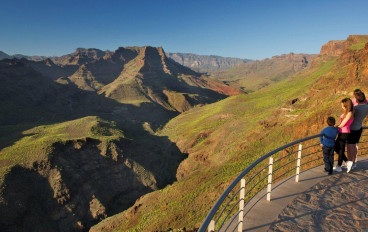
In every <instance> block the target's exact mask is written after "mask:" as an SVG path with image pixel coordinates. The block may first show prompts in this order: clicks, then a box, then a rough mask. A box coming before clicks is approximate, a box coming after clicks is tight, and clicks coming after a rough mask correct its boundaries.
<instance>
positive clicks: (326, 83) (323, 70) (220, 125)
mask: <svg viewBox="0 0 368 232" xmlns="http://www.w3.org/2000/svg"><path fill="white" fill-rule="evenodd" d="M354 46H355V47H354V48H353V49H352V48H351V47H349V48H347V49H345V50H344V51H343V52H342V54H341V55H339V56H330V55H327V54H321V55H319V56H318V57H317V58H316V59H315V60H314V61H313V64H312V65H311V66H310V68H309V69H306V70H304V71H302V72H300V73H298V74H297V75H295V76H293V77H290V78H287V79H285V80H283V81H280V82H279V83H276V84H273V85H271V86H268V87H265V88H262V89H261V90H259V91H257V92H255V93H251V94H248V95H239V96H233V97H230V98H227V99H225V100H223V101H220V102H217V103H214V104H210V105H207V106H203V107H197V108H194V109H192V110H189V111H187V112H185V113H183V114H181V115H179V116H178V117H176V118H174V119H172V120H171V121H170V122H169V123H168V124H166V126H165V127H164V128H163V129H162V130H161V132H160V135H161V136H167V137H168V138H169V139H170V140H171V141H172V142H174V143H175V144H176V145H177V146H178V148H179V149H180V150H181V151H182V152H185V153H188V158H187V159H185V160H184V161H183V162H182V163H181V164H180V166H179V168H178V172H177V179H178V181H177V182H175V183H174V184H172V185H170V186H167V187H166V188H164V189H162V190H159V191H155V192H152V193H149V194H147V195H145V196H143V197H142V198H140V199H139V200H137V202H136V203H135V205H134V206H132V207H131V208H130V209H128V210H126V211H125V212H122V213H120V214H117V215H115V216H113V217H110V218H107V219H105V220H103V221H102V222H101V223H99V224H98V225H96V226H94V227H92V229H91V231H93V232H96V231H127V230H129V231H155V230H158V231H165V230H168V229H169V228H172V229H179V228H180V229H183V228H185V229H195V228H198V227H199V225H200V224H201V222H202V220H203V219H204V218H205V216H206V214H207V213H208V211H209V209H210V208H211V207H212V205H213V204H214V202H215V201H216V200H217V198H218V197H219V196H220V194H221V193H222V192H223V191H224V189H225V188H226V187H227V186H228V185H229V183H230V182H231V181H232V180H233V179H234V178H235V177H236V176H237V175H238V174H239V172H240V171H241V170H244V169H245V168H246V167H247V166H248V165H249V164H250V163H251V162H253V161H255V160H256V159H257V158H259V157H260V156H262V155H263V154H265V153H266V152H269V151H271V150H273V149H275V148H277V147H279V146H281V145H283V144H285V143H288V142H290V141H292V140H296V139H299V138H302V137H305V136H308V135H313V134H317V133H319V132H320V131H321V129H322V128H323V127H325V120H326V118H327V117H328V116H330V115H333V116H335V118H338V116H339V115H340V112H341V108H340V101H341V99H342V98H344V97H351V93H352V91H353V90H354V89H355V88H361V89H362V90H363V91H367V89H368V83H367V82H366V81H364V80H366V79H367V78H368V44H359V45H355V44H354Z"/></svg>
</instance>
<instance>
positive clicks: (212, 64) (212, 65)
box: [166, 52, 252, 72]
mask: <svg viewBox="0 0 368 232" xmlns="http://www.w3.org/2000/svg"><path fill="white" fill-rule="evenodd" d="M166 55H167V56H168V57H169V58H171V59H173V60H175V61H176V62H178V63H179V64H181V65H184V66H186V67H189V68H191V69H193V70H195V71H198V72H208V71H214V70H224V69H228V68H231V67H233V66H235V65H238V64H243V63H247V62H250V61H252V60H249V59H240V58H232V57H221V56H205V55H196V54H191V53H171V52H167V53H166Z"/></svg>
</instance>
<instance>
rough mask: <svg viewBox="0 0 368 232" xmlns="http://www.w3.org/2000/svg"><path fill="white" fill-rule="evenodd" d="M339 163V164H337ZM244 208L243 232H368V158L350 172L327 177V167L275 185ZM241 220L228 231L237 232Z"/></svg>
mask: <svg viewBox="0 0 368 232" xmlns="http://www.w3.org/2000/svg"><path fill="white" fill-rule="evenodd" d="M335 163H336V162H335ZM266 195H267V191H266V190H264V191H262V192H260V193H259V194H257V195H256V196H255V197H254V198H253V199H252V200H251V201H250V202H249V203H248V204H247V205H246V207H245V208H244V220H243V231H252V232H259V231H368V159H367V158H361V159H359V161H358V162H357V168H355V169H353V170H352V171H351V172H350V173H346V169H343V171H342V172H341V173H338V172H334V173H333V175H330V176H329V175H327V173H325V172H324V171H323V166H318V167H315V168H312V169H309V170H306V171H304V172H301V174H300V179H299V182H295V177H294V176H292V177H289V178H287V179H285V180H283V181H280V182H279V183H277V184H275V185H274V187H273V190H272V197H271V201H267V200H266ZM237 225H238V222H237V220H234V222H233V223H231V225H229V224H227V225H226V226H224V228H227V231H237Z"/></svg>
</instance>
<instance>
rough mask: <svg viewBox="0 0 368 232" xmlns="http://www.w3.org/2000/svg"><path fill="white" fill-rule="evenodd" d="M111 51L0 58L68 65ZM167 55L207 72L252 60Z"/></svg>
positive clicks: (4, 54) (212, 56)
mask: <svg viewBox="0 0 368 232" xmlns="http://www.w3.org/2000/svg"><path fill="white" fill-rule="evenodd" d="M112 53H113V52H111V51H103V50H100V49H96V48H88V49H86V48H77V49H76V50H75V51H74V52H73V53H71V54H67V55H63V56H60V57H59V56H51V57H47V56H26V55H21V54H15V55H8V54H6V53H4V52H1V51H0V60H1V59H4V58H7V59H11V58H16V59H22V58H25V59H27V60H32V61H42V60H46V59H50V60H52V61H53V62H54V63H55V64H58V65H70V64H74V65H75V64H83V63H84V62H89V61H92V60H93V59H96V60H97V59H99V58H103V57H104V56H108V55H109V54H112ZM165 54H166V56H167V57H169V58H171V59H173V60H174V61H176V62H177V63H179V64H181V65H183V66H186V67H189V68H191V69H192V70H195V71H197V72H208V71H214V70H224V69H228V68H230V67H233V66H236V65H238V64H241V63H247V62H250V61H252V60H250V59H240V58H231V57H221V56H214V55H209V56H207V55H196V54H192V53H172V52H166V53H165Z"/></svg>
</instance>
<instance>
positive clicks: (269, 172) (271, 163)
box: [267, 157, 273, 201]
mask: <svg viewBox="0 0 368 232" xmlns="http://www.w3.org/2000/svg"><path fill="white" fill-rule="evenodd" d="M272 165H273V158H272V157H270V166H269V167H268V184H267V201H271V190H272V185H271V184H272Z"/></svg>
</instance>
